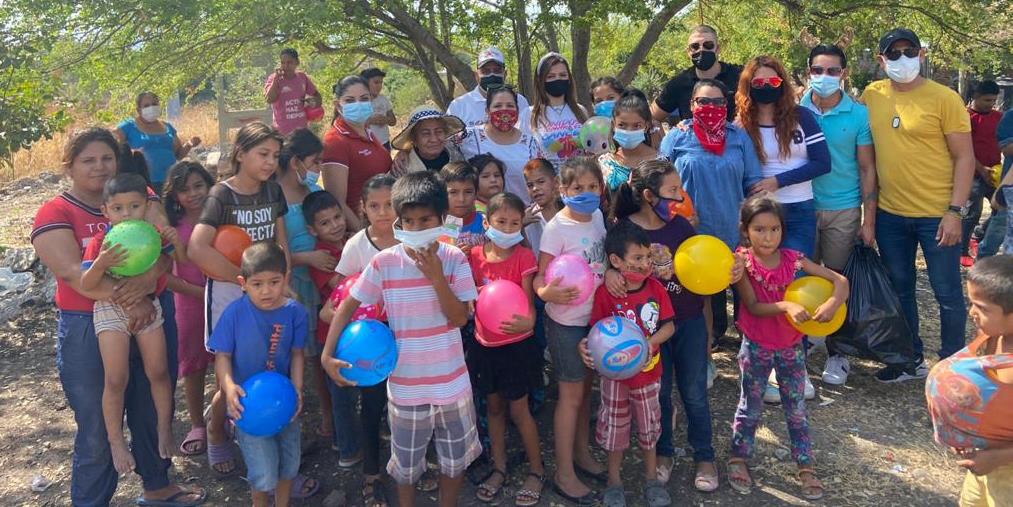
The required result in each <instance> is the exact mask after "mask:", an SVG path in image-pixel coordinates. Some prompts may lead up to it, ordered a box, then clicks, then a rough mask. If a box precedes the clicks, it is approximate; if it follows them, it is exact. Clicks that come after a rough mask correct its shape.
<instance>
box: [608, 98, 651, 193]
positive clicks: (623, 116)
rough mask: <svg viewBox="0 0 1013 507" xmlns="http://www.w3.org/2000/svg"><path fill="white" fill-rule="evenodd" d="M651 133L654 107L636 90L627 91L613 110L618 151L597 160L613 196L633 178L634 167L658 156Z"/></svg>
mask: <svg viewBox="0 0 1013 507" xmlns="http://www.w3.org/2000/svg"><path fill="white" fill-rule="evenodd" d="M650 131H651V107H650V105H649V104H648V102H647V97H646V96H645V95H644V93H643V92H641V91H640V90H637V89H635V88H630V89H628V90H626V91H625V92H623V94H622V95H621V96H620V97H619V100H618V101H617V102H616V105H615V108H614V110H613V111H612V138H613V140H615V143H616V144H615V146H616V151H615V153H611V152H606V153H602V154H601V156H600V157H598V163H599V164H600V165H601V168H602V174H603V175H604V176H605V186H606V187H607V188H608V191H609V192H610V193H611V192H615V191H616V189H618V188H619V185H620V184H622V183H623V182H624V181H626V180H628V179H629V178H630V170H631V168H633V167H636V166H637V165H638V164H639V163H640V162H643V161H645V160H655V159H657V158H658V157H659V155H658V150H657V149H656V148H654V147H653V146H652V145H651V141H650V138H649V137H648V134H649V133H650Z"/></svg>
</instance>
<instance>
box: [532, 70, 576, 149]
mask: <svg viewBox="0 0 1013 507" xmlns="http://www.w3.org/2000/svg"><path fill="white" fill-rule="evenodd" d="M535 91H536V93H535V101H534V104H533V105H532V106H531V132H532V133H534V135H535V139H536V140H537V141H538V146H539V147H540V151H541V153H542V154H543V156H544V157H545V158H546V160H548V161H549V162H550V163H552V165H553V167H557V168H558V167H559V165H560V164H561V163H562V162H563V161H564V160H566V159H568V158H570V157H575V156H579V155H582V154H583V153H584V151H583V150H582V149H581V148H580V143H579V142H578V141H577V138H578V136H579V135H580V126H581V125H582V124H583V123H584V121H586V120H587V111H585V110H584V107H583V106H580V105H578V104H577V92H576V90H575V89H574V86H573V81H572V80H571V79H570V64H569V63H567V61H566V59H565V58H563V56H562V55H560V54H559V53H547V54H546V55H545V56H543V57H542V59H541V60H538V65H537V66H536V67H535Z"/></svg>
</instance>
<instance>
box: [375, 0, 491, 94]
mask: <svg viewBox="0 0 1013 507" xmlns="http://www.w3.org/2000/svg"><path fill="white" fill-rule="evenodd" d="M383 8H384V9H386V10H387V12H389V13H390V14H391V16H393V17H394V19H395V20H396V21H397V23H398V25H400V26H399V27H397V28H400V29H401V30H402V31H403V32H404V33H405V34H406V35H407V36H408V37H409V38H411V39H412V42H414V43H415V44H416V45H418V46H422V47H424V48H425V49H427V50H428V51H429V54H431V55H432V56H433V57H435V58H436V59H437V60H439V62H440V63H442V64H443V66H444V67H446V68H447V72H448V73H450V74H451V75H453V77H454V78H456V79H457V80H458V81H460V83H461V84H462V85H464V87H465V88H467V89H471V88H474V87H475V86H476V85H477V84H478V82H477V81H476V80H475V73H474V72H473V71H472V69H471V66H469V65H468V64H467V63H465V62H464V61H462V60H461V59H460V58H458V57H457V55H455V54H454V52H453V50H451V48H449V47H447V46H446V45H444V44H443V43H442V42H440V40H439V39H437V38H436V36H435V35H433V33H432V32H430V31H429V30H427V29H426V27H425V26H423V25H421V24H420V23H419V22H418V20H416V19H415V18H414V17H412V15H411V14H410V13H408V12H407V11H405V10H404V9H402V8H401V7H400V6H399V5H397V4H396V3H395V2H384V3H383ZM441 88H443V86H442V83H441Z"/></svg>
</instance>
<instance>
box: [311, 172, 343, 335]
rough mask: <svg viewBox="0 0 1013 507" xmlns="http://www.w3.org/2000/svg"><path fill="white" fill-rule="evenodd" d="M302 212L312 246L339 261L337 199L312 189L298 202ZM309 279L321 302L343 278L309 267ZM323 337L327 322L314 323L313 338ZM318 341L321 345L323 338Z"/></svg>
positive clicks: (340, 232) (340, 222)
mask: <svg viewBox="0 0 1013 507" xmlns="http://www.w3.org/2000/svg"><path fill="white" fill-rule="evenodd" d="M302 213H303V219H304V220H306V230H307V231H309V233H310V235H311V236H313V238H314V239H315V240H316V249H317V250H322V251H324V252H327V253H328V254H330V255H331V256H332V257H334V258H335V259H338V261H339V262H340V261H341V249H342V248H344V246H345V233H346V231H347V229H346V228H345V215H344V213H342V212H341V205H340V204H339V203H338V200H337V199H335V198H334V196H333V195H331V193H330V192H327V191H326V190H319V191H316V192H312V193H310V194H309V195H307V196H306V199H305V200H303V202H302ZM310 278H311V279H312V280H313V285H315V286H316V288H317V291H318V293H319V294H320V300H321V301H325V300H326V299H327V297H329V296H330V294H331V292H332V291H333V290H334V288H335V287H337V286H338V283H340V281H341V279H342V278H343V277H342V276H341V275H340V274H338V273H337V272H336V271H334V270H323V269H318V268H317V267H315V266H310ZM326 337H327V324H320V325H318V326H317V338H318V339H320V338H326ZM320 343H321V344H323V340H321V341H320Z"/></svg>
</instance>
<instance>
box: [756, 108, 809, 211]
mask: <svg viewBox="0 0 1013 507" xmlns="http://www.w3.org/2000/svg"><path fill="white" fill-rule="evenodd" d="M821 138H822V134H821ZM760 139H762V140H763V151H764V152H766V154H767V163H765V164H763V167H762V168H761V173H762V174H763V177H764V178H769V177H771V176H777V175H778V174H781V173H783V172H788V171H790V170H792V169H797V168H799V167H802V166H803V165H805V164H806V163H807V162H809V153H808V151H807V150H806V139H805V134H803V132H802V129H799V128H796V129H795V131H794V132H793V133H792V142H791V151H790V155H789V157H788V158H787V159H782V158H781V154H780V149H779V148H778V146H777V135H776V134H775V129H774V127H764V126H760ZM775 195H776V197H777V202H781V203H785V204H787V203H793V202H802V201H808V200H810V199H812V198H813V184H812V180H810V181H803V182H802V183H796V184H794V185H788V186H786V187H781V188H779V189H777V192H776V193H775Z"/></svg>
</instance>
